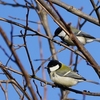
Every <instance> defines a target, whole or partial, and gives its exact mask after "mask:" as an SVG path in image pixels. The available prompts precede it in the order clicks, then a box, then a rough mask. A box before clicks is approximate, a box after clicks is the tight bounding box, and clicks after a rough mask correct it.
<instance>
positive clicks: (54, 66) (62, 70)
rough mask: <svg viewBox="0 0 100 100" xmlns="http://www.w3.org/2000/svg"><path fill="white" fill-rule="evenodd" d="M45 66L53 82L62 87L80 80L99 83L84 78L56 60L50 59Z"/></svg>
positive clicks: (69, 85)
mask: <svg viewBox="0 0 100 100" xmlns="http://www.w3.org/2000/svg"><path fill="white" fill-rule="evenodd" d="M46 68H47V71H48V74H49V76H50V79H51V80H52V81H53V82H54V83H55V84H57V85H60V86H63V87H72V86H74V85H76V84H77V83H79V82H82V81H87V82H91V83H95V84H99V83H98V82H94V81H91V80H86V79H85V78H84V77H82V76H81V75H79V74H78V73H77V72H74V71H73V70H72V69H71V68H70V67H68V66H66V65H65V64H63V63H61V62H60V61H58V60H51V61H50V62H49V63H48V65H47V67H46ZM99 85H100V84H99Z"/></svg>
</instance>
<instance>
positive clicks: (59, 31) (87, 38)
mask: <svg viewBox="0 0 100 100" xmlns="http://www.w3.org/2000/svg"><path fill="white" fill-rule="evenodd" d="M71 30H72V32H73V33H74V34H75V35H76V37H77V39H78V40H79V41H80V42H81V43H82V44H83V45H85V44H86V43H89V42H93V41H98V42H100V38H95V37H93V36H91V35H89V34H86V33H84V32H82V31H81V30H78V29H76V28H74V27H72V26H71ZM56 36H58V37H60V38H61V40H62V42H64V43H65V44H67V45H68V46H75V44H74V43H73V41H72V40H71V39H70V38H69V36H68V35H67V34H66V33H65V32H64V31H63V30H62V28H60V27H58V28H57V29H56V30H55V32H54V36H53V38H54V37H56Z"/></svg>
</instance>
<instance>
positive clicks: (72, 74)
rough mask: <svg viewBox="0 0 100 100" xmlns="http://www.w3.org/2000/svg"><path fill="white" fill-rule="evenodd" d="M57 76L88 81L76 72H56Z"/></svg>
mask: <svg viewBox="0 0 100 100" xmlns="http://www.w3.org/2000/svg"><path fill="white" fill-rule="evenodd" d="M56 74H58V75H59V76H63V77H71V78H74V79H79V80H86V79H85V78H84V77H82V76H80V75H79V74H78V73H76V72H73V71H72V72H71V71H69V72H67V73H66V71H60V72H56Z"/></svg>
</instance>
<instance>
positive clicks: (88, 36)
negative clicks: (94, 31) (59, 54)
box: [75, 31, 96, 39]
mask: <svg viewBox="0 0 100 100" xmlns="http://www.w3.org/2000/svg"><path fill="white" fill-rule="evenodd" d="M75 34H76V35H77V36H83V37H85V38H90V39H96V38H95V37H93V36H91V35H89V34H86V33H84V32H82V31H79V32H75Z"/></svg>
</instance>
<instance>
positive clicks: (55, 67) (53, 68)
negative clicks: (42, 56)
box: [50, 65, 59, 72]
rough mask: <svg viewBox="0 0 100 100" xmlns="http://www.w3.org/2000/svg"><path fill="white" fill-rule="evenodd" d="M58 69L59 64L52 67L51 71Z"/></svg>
mask: <svg viewBox="0 0 100 100" xmlns="http://www.w3.org/2000/svg"><path fill="white" fill-rule="evenodd" d="M57 69H59V65H56V66H53V67H50V71H51V72H52V71H55V70H57Z"/></svg>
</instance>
